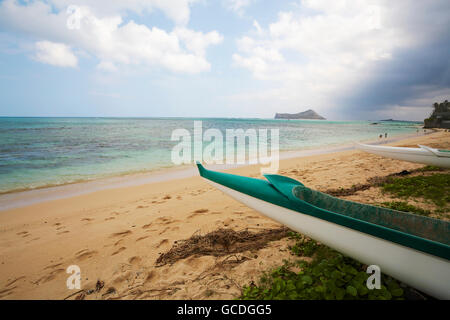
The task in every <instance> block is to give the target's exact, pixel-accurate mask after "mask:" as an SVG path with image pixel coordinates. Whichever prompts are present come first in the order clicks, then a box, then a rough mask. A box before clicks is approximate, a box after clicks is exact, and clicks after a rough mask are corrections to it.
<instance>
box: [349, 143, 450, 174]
mask: <svg viewBox="0 0 450 320" xmlns="http://www.w3.org/2000/svg"><path fill="white" fill-rule="evenodd" d="M419 147H420V148H403V147H390V146H375V145H369V144H362V143H356V148H358V149H360V150H363V151H366V152H369V153H373V154H376V155H379V156H383V157H387V158H391V159H396V160H404V161H409V162H416V163H422V164H427V165H430V166H436V167H441V168H450V150H439V149H434V148H430V147H427V146H422V145H419Z"/></svg>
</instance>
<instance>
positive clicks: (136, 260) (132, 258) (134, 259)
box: [128, 256, 142, 265]
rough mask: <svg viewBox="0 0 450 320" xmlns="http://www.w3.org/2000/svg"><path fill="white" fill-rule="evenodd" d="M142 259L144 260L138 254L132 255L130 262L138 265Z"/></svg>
mask: <svg viewBox="0 0 450 320" xmlns="http://www.w3.org/2000/svg"><path fill="white" fill-rule="evenodd" d="M141 261H142V259H141V258H140V257H138V256H134V257H131V258H130V259H128V263H129V264H132V265H137V264H139V263H140V262H141Z"/></svg>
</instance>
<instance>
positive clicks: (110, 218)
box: [105, 217, 115, 221]
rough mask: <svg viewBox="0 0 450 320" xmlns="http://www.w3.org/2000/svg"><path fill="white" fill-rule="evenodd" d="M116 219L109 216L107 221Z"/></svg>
mask: <svg viewBox="0 0 450 320" xmlns="http://www.w3.org/2000/svg"><path fill="white" fill-rule="evenodd" d="M114 219H115V218H114V217H109V218H106V219H105V221H108V220H114Z"/></svg>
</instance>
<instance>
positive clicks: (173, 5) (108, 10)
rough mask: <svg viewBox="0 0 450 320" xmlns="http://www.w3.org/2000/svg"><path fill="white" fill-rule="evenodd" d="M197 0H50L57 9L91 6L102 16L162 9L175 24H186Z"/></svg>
mask: <svg viewBox="0 0 450 320" xmlns="http://www.w3.org/2000/svg"><path fill="white" fill-rule="evenodd" d="M197 1H198V0H95V1H93V0H50V2H51V3H52V4H53V5H54V6H55V7H56V8H57V9H59V10H65V9H66V8H67V7H68V6H70V5H77V6H85V7H89V8H91V10H92V11H93V13H94V14H95V15H97V16H100V17H102V16H103V17H104V16H110V15H115V14H124V13H126V12H128V11H129V12H134V13H138V14H143V13H145V12H147V13H151V12H154V11H155V10H160V11H162V12H163V13H164V14H165V15H166V16H167V17H168V18H169V19H171V20H172V21H173V22H175V23H176V24H177V25H186V24H187V23H188V22H189V17H190V5H191V4H193V3H195V2H197Z"/></svg>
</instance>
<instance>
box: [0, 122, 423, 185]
mask: <svg viewBox="0 0 450 320" xmlns="http://www.w3.org/2000/svg"><path fill="white" fill-rule="evenodd" d="M194 120H202V123H203V130H204V131H205V130H206V129H208V128H216V129H219V130H221V132H222V133H223V135H224V136H225V130H226V129H239V128H240V129H244V130H246V129H249V128H253V129H279V133H280V150H281V151H288V150H300V149H303V148H313V147H319V146H325V145H332V144H341V143H346V142H351V141H361V140H368V139H376V138H377V137H378V136H379V135H380V134H384V133H385V132H387V133H388V135H389V137H393V136H396V135H403V134H408V133H413V132H415V131H416V130H417V126H418V124H417V123H407V122H379V123H378V124H377V125H371V122H370V121H317V120H264V119H186V118H0V193H6V192H12V191H19V190H27V189H34V188H41V187H46V186H54V185H62V184H68V183H73V182H79V181H86V180H92V179H98V178H102V177H110V176H116V175H124V174H130V173H138V172H144V171H150V170H157V169H161V168H167V167H171V166H173V164H172V161H171V151H172V148H173V147H174V146H175V145H176V144H178V143H179V142H178V141H171V135H172V131H173V130H175V129H179V128H184V129H187V130H189V131H190V132H191V134H192V135H193V127H194ZM269 132H270V131H269ZM205 145H206V143H204V146H205ZM224 145H225V144H224ZM224 154H225V152H224Z"/></svg>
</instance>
